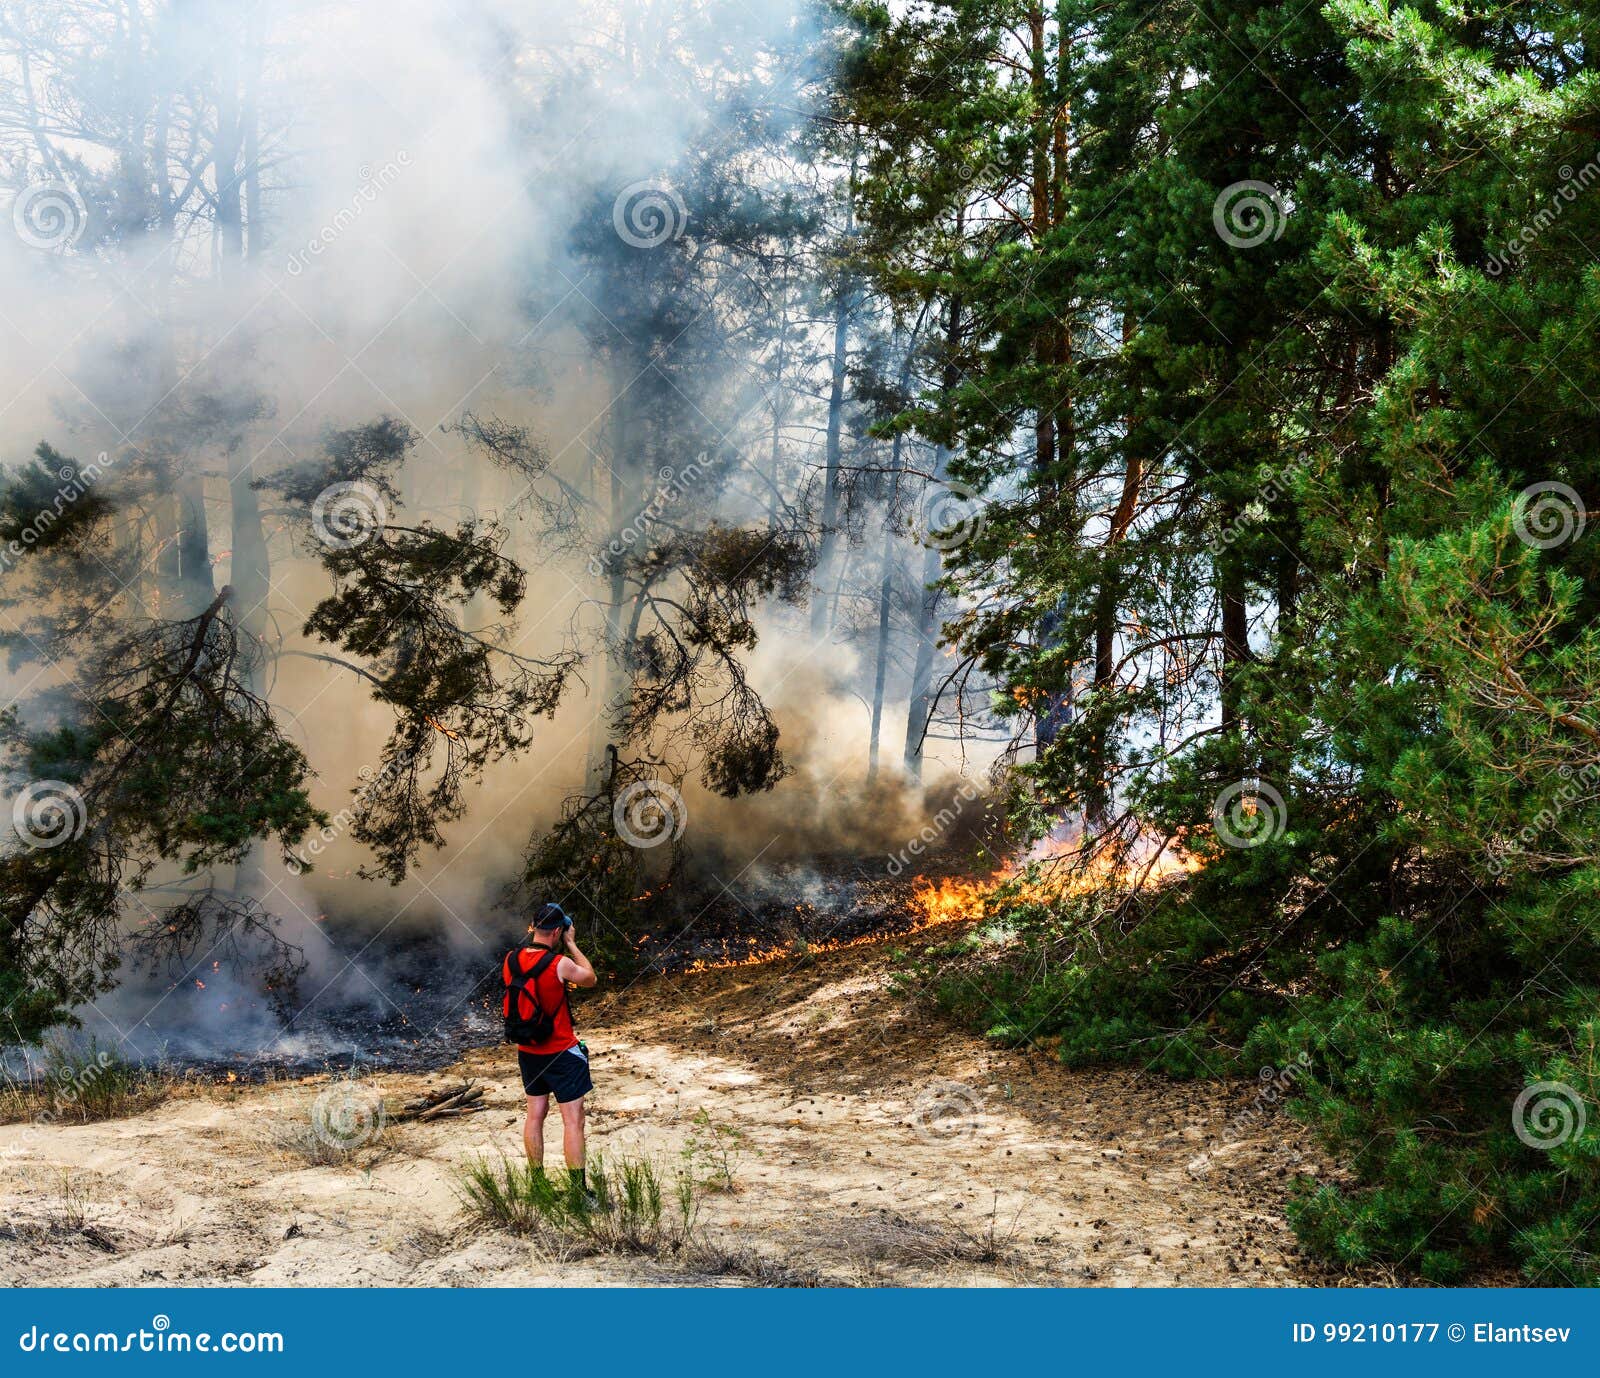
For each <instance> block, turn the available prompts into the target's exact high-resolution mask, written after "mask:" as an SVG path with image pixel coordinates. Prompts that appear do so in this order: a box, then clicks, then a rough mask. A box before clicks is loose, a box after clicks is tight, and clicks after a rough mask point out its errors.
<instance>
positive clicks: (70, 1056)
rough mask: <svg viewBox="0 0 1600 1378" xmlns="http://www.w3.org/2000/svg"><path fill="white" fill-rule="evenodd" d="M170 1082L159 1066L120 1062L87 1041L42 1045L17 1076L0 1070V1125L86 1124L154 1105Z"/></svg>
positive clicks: (112, 1055)
mask: <svg viewBox="0 0 1600 1378" xmlns="http://www.w3.org/2000/svg"><path fill="white" fill-rule="evenodd" d="M174 1080H175V1078H174V1077H173V1075H172V1073H171V1072H170V1071H169V1070H168V1069H166V1068H163V1067H148V1066H141V1065H139V1064H137V1063H132V1062H127V1061H124V1060H123V1059H122V1058H120V1057H118V1056H116V1054H114V1053H111V1052H108V1051H107V1050H105V1049H103V1048H100V1047H99V1046H98V1045H97V1044H95V1043H94V1042H93V1041H91V1042H89V1043H87V1044H85V1045H82V1046H79V1047H70V1046H68V1045H66V1044H47V1045H46V1046H45V1047H44V1048H43V1049H42V1050H41V1051H40V1053H39V1054H38V1056H37V1057H30V1058H29V1060H28V1066H27V1068H26V1071H25V1072H24V1073H23V1074H22V1075H20V1076H18V1075H14V1074H13V1073H11V1072H8V1071H5V1070H3V1069H0V1124H16V1123H18V1122H21V1121H28V1120H31V1121H33V1122H34V1123H36V1124H90V1123H93V1122H94V1121H96V1120H114V1119H119V1118H121V1117H123V1116H126V1115H137V1114H138V1113H139V1112H140V1111H143V1110H148V1109H150V1108H151V1107H152V1106H155V1105H159V1104H160V1103H161V1102H162V1101H164V1100H165V1099H166V1098H167V1096H168V1095H169V1094H170V1093H171V1091H172V1087H173V1084H174Z"/></svg>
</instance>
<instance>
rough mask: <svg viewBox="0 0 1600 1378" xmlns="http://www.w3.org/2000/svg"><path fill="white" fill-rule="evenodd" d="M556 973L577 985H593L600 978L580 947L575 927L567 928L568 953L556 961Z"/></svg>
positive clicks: (564, 979)
mask: <svg viewBox="0 0 1600 1378" xmlns="http://www.w3.org/2000/svg"><path fill="white" fill-rule="evenodd" d="M556 975H557V976H559V977H560V978H561V979H562V980H563V981H570V982H572V984H573V985H575V986H592V985H594V984H595V983H596V982H597V981H599V979H600V978H599V977H598V976H596V975H595V974H594V968H593V967H592V966H590V965H589V959H588V958H587V957H585V956H584V955H583V951H582V949H581V948H579V946H578V934H577V931H576V930H575V929H571V928H569V929H567V955H566V956H565V957H563V958H562V959H561V960H560V961H559V962H557V963H556Z"/></svg>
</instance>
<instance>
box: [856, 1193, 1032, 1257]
mask: <svg viewBox="0 0 1600 1378" xmlns="http://www.w3.org/2000/svg"><path fill="white" fill-rule="evenodd" d="M1017 1228H1018V1223H1017V1221H1016V1220H1015V1219H1013V1220H1011V1221H1009V1222H1006V1221H1003V1220H1002V1219H1001V1218H1000V1208H999V1197H998V1196H996V1198H995V1203H994V1205H993V1206H992V1207H991V1208H990V1211H989V1213H988V1215H980V1216H979V1217H978V1218H977V1219H976V1220H975V1221H974V1222H973V1224H972V1226H970V1227H969V1226H967V1225H964V1224H962V1223H961V1222H959V1221H957V1220H955V1219H953V1218H951V1219H948V1220H946V1221H943V1222H940V1221H931V1220H913V1219H911V1218H910V1217H909V1216H905V1215H901V1214H899V1213H898V1212H897V1211H889V1210H885V1211H877V1212H874V1213H873V1214H871V1215H864V1216H857V1217H853V1218H851V1219H849V1220H847V1221H843V1222H841V1225H840V1234H841V1235H842V1236H843V1238H844V1247H845V1252H846V1253H847V1255H848V1256H849V1257H850V1258H851V1260H852V1261H853V1262H855V1263H856V1264H857V1265H858V1266H870V1265H873V1264H878V1263H910V1264H917V1265H922V1266H926V1267H935V1268H944V1267H955V1266H957V1265H962V1264H966V1265H970V1264H987V1265H990V1266H993V1267H1007V1266H1014V1265H1016V1264H1018V1263H1019V1258H1018V1255H1017V1253H1016V1250H1015V1249H1014V1247H1013V1245H1014V1242H1015V1240H1016V1235H1017Z"/></svg>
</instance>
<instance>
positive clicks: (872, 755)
mask: <svg viewBox="0 0 1600 1378" xmlns="http://www.w3.org/2000/svg"><path fill="white" fill-rule="evenodd" d="M903 445H904V434H903V433H902V432H900V431H896V432H895V436H894V447H893V449H892V450H891V451H890V456H889V472H890V473H891V474H892V475H893V478H892V479H891V480H890V490H889V511H888V513H887V514H886V516H885V519H884V523H883V554H882V558H881V566H880V571H879V575H878V639H877V644H876V647H875V655H874V665H873V672H872V735H871V737H870V739H869V740H868V742H867V783H868V784H869V785H870V784H871V783H872V782H873V781H874V780H876V779H877V778H878V744H879V739H880V737H881V736H882V729H883V689H884V684H885V682H886V681H887V679H888V677H889V611H890V605H891V602H892V600H893V594H894V549H895V529H894V510H895V505H896V502H897V499H898V498H899V496H900V453H901V448H902V446H903Z"/></svg>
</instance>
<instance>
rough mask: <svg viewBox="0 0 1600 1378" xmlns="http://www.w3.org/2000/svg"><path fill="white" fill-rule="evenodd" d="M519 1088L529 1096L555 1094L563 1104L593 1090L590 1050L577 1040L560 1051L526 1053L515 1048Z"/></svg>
mask: <svg viewBox="0 0 1600 1378" xmlns="http://www.w3.org/2000/svg"><path fill="white" fill-rule="evenodd" d="M517 1067H518V1069H519V1070H520V1071H521V1072H522V1089H523V1090H524V1091H525V1092H527V1094H528V1095H530V1096H554V1097H555V1098H556V1100H557V1101H558V1102H560V1103H562V1104H565V1103H566V1102H567V1101H569V1100H577V1099H578V1098H579V1097H580V1096H587V1095H588V1094H589V1092H591V1091H592V1090H594V1081H593V1080H592V1079H591V1078H590V1076H589V1050H588V1049H587V1048H585V1047H584V1046H583V1044H581V1043H580V1044H578V1046H577V1047H576V1048H568V1049H567V1050H566V1051H565V1052H560V1053H525V1052H523V1051H522V1049H521V1048H518V1049H517Z"/></svg>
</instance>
